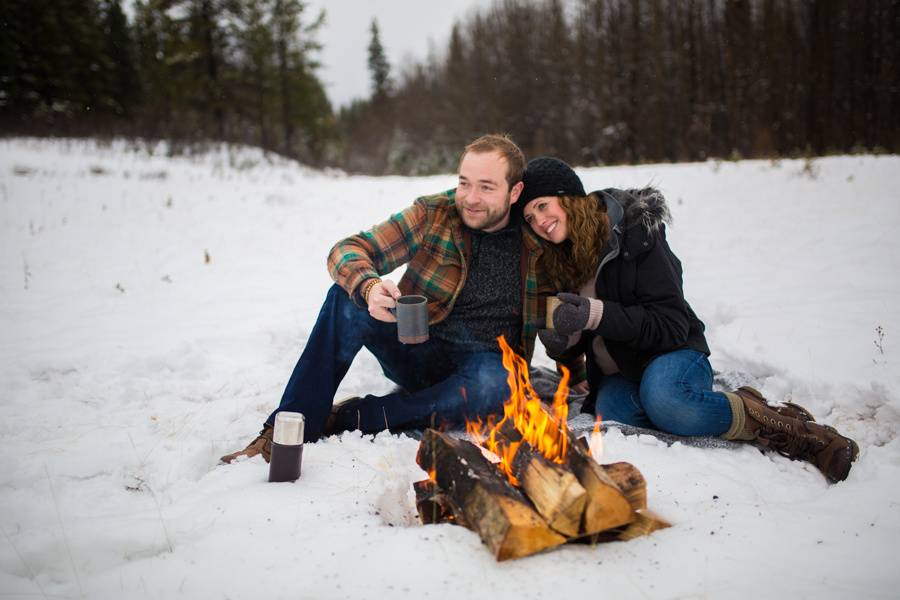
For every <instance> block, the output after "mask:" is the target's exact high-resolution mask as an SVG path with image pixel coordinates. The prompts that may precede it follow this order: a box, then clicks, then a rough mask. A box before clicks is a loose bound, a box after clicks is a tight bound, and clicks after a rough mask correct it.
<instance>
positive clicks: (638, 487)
mask: <svg viewBox="0 0 900 600" xmlns="http://www.w3.org/2000/svg"><path fill="white" fill-rule="evenodd" d="M600 468H602V469H603V470H604V471H605V472H606V475H607V477H609V478H610V479H611V480H612V481H613V482H614V483H615V484H616V486H617V487H618V488H619V489H620V490H621V491H622V494H623V495H624V496H625V499H626V500H628V503H629V504H630V505H631V508H633V509H634V510H636V511H640V510H643V509H645V508H647V482H646V481H645V480H644V476H643V475H641V472H640V471H638V470H637V467H635V466H634V465H633V464H631V463H627V462H617V463H611V464H608V465H600Z"/></svg>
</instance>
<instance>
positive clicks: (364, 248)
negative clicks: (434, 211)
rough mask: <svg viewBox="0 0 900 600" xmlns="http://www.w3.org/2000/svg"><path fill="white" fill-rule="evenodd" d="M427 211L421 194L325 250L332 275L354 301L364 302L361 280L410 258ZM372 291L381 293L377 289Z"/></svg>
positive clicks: (401, 263)
mask: <svg viewBox="0 0 900 600" xmlns="http://www.w3.org/2000/svg"><path fill="white" fill-rule="evenodd" d="M427 212H428V211H427V209H426V207H425V203H424V201H422V199H421V198H420V199H418V200H416V202H415V203H414V204H413V205H412V206H410V207H409V208H407V209H405V210H403V211H402V212H399V213H396V214H394V215H391V217H390V218H389V219H388V220H387V221H384V222H383V223H379V224H378V225H375V226H374V227H372V228H371V229H369V230H367V231H363V232H361V233H358V234H356V235H351V236H350V237H347V238H344V239H343V240H341V241H339V242H338V243H337V244H335V245H334V247H333V248H332V249H331V251H330V252H329V254H328V272H329V274H330V275H331V278H332V279H333V280H334V281H335V283H337V284H338V285H339V286H341V287H342V288H344V290H345V291H346V292H347V293H348V294H349V295H350V298H351V299H353V301H354V302H356V303H357V304H358V305H360V306H367V305H368V303H367V302H365V301H364V299H363V297H362V295H361V293H362V292H363V291H364V290H365V286H363V285H362V284H363V283H365V282H366V281H367V280H369V279H373V278H376V279H377V278H378V277H379V276H380V275H382V274H384V273H390V272H391V271H393V270H394V269H396V268H397V267H399V266H400V265H403V264H406V263H407V262H409V261H410V259H412V257H413V255H414V254H415V253H416V251H417V250H418V249H419V244H420V243H421V241H422V236H423V234H424V229H425V227H424V225H425V222H426V219H427ZM374 287H379V288H380V287H381V286H374ZM371 291H372V290H369V292H370V294H369V295H370V297H371ZM375 291H376V293H378V294H377V295H379V296H380V295H381V294H380V292H381V290H380V289H379V290H375Z"/></svg>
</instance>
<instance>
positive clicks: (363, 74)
mask: <svg viewBox="0 0 900 600" xmlns="http://www.w3.org/2000/svg"><path fill="white" fill-rule="evenodd" d="M491 4H492V0H442V1H441V2H428V1H422V0H309V1H308V8H307V10H308V13H307V15H308V18H307V22H310V21H311V20H312V19H313V18H315V15H317V14H318V13H319V11H320V10H321V9H323V8H324V9H325V11H326V20H325V24H324V25H323V26H322V29H320V30H319V42H321V43H322V44H323V45H324V48H323V50H322V53H321V55H320V60H321V62H322V68H321V69H320V71H319V77H320V79H321V80H322V82H323V83H324V84H325V91H326V92H327V93H328V98H329V99H330V100H331V104H332V106H333V107H334V108H335V110H337V109H338V108H339V107H340V106H343V105H346V104H348V103H349V102H350V101H351V100H353V99H354V98H366V97H368V96H369V93H370V83H369V72H368V67H367V64H366V63H367V59H368V50H367V48H368V45H369V39H370V34H369V27H370V25H371V22H372V19H373V18H375V19H377V20H378V28H379V30H380V35H381V43H382V45H383V46H384V47H385V51H386V53H387V57H388V61H389V62H390V64H391V72H392V73H394V74H396V73H397V72H398V71H399V68H400V67H401V66H402V65H403V64H404V61H406V62H408V61H410V60H415V61H420V60H423V59H424V58H425V57H426V56H427V55H428V49H429V43H431V44H432V46H433V47H434V48H435V49H437V50H438V51H440V52H443V49H444V48H445V46H446V43H447V39H448V38H449V35H450V29H451V28H452V26H453V22H454V21H455V20H463V19H464V18H465V16H466V15H468V14H469V13H470V11H472V10H475V9H477V8H478V7H481V8H485V7H488V6H490V5H491Z"/></svg>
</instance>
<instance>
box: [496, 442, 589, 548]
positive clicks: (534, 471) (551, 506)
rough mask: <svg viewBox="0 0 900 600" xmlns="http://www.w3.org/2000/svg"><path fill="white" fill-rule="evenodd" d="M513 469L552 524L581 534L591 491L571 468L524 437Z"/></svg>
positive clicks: (572, 534) (561, 530) (564, 531)
mask: <svg viewBox="0 0 900 600" xmlns="http://www.w3.org/2000/svg"><path fill="white" fill-rule="evenodd" d="M512 469H513V473H514V474H515V476H516V479H518V480H519V484H520V485H521V486H522V489H523V490H524V491H525V495H526V496H528V499H529V500H531V502H532V503H533V504H534V507H535V508H536V509H537V511H538V513H540V515H541V516H542V517H544V519H546V521H547V524H548V525H550V527H552V528H553V529H554V530H556V531H558V532H559V533H561V534H563V535H564V536H566V537H575V536H577V535H579V533H580V531H581V518H582V515H583V514H584V507H585V505H586V504H587V501H588V493H587V490H585V489H584V487H583V486H582V485H581V484H580V483H579V482H578V478H577V477H575V475H574V474H573V473H572V472H571V471H568V470H566V469H565V468H563V467H562V466H561V465H558V464H555V463H553V462H550V461H549V460H547V459H546V458H544V455H543V454H541V453H540V452H538V451H537V450H535V449H534V448H533V447H532V446H531V444H529V443H528V442H525V441H523V442H522V443H521V445H520V446H519V448H518V450H517V452H516V455H515V458H514V459H513V463H512Z"/></svg>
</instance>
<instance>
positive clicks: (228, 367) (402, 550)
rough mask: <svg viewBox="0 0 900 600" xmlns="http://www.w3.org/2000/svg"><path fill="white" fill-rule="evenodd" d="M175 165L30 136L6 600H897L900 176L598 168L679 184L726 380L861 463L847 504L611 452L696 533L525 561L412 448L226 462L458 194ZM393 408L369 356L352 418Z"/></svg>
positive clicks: (836, 496)
mask: <svg viewBox="0 0 900 600" xmlns="http://www.w3.org/2000/svg"><path fill="white" fill-rule="evenodd" d="M162 154H164V153H161V152H157V153H156V155H153V156H151V155H148V153H147V152H145V151H141V152H138V151H134V150H133V149H130V148H129V147H127V146H126V145H125V144H120V143H117V144H113V145H112V146H106V147H98V146H97V145H95V144H93V143H84V142H48V141H39V140H30V139H29V140H21V139H20V140H2V141H0V332H2V334H0V393H2V396H0V441H2V450H3V454H4V459H3V460H2V461H0V528H2V534H3V540H2V541H0V598H41V597H45V598H80V597H85V598H304V599H323V598H354V599H362V598H415V599H417V600H419V599H427V598H462V597H467V598H491V599H493V600H503V599H516V600H520V599H527V598H548V597H551V596H552V597H566V598H587V597H590V598H600V597H607V598H654V599H656V598H660V599H661V598H707V597H708V598H759V597H794V598H816V599H817V600H818V599H821V598H848V597H859V598H896V597H897V593H898V592H897V589H898V585H900V572H898V570H897V563H896V562H895V561H896V560H897V559H896V555H895V554H894V551H895V548H896V545H897V540H898V539H900V441H898V425H900V348H898V343H900V303H898V298H900V276H898V273H900V235H898V231H900V193H898V189H900V157H897V156H889V157H871V156H867V157H860V156H852V157H835V158H823V159H817V160H815V161H812V162H810V163H806V162H804V161H789V160H784V161H780V162H770V161H744V162H739V163H727V162H726V163H716V162H707V163H699V164H687V165H649V166H641V167H630V168H593V169H579V170H578V171H579V173H580V174H581V176H582V178H583V180H584V182H585V187H586V188H588V189H593V188H598V187H607V186H618V187H625V186H637V185H644V184H647V183H652V184H654V185H656V186H658V187H659V188H661V189H662V190H663V192H664V193H665V194H666V196H667V197H668V199H669V203H670V205H671V208H672V212H673V214H674V219H675V221H674V225H673V226H672V227H671V228H670V230H669V232H670V242H671V245H672V247H673V248H674V250H675V252H676V253H677V254H678V255H679V256H680V258H681V260H682V262H683V264H684V266H685V276H686V281H685V286H686V294H687V296H688V299H689V300H690V302H691V303H692V305H693V306H694V308H695V310H696V311H697V313H698V314H699V315H700V317H701V318H702V319H703V320H704V321H705V322H706V324H707V327H708V338H709V342H710V346H711V347H712V349H713V355H712V358H711V360H712V364H713V368H714V369H716V370H717V371H720V372H722V373H724V374H725V375H726V376H727V377H730V378H731V379H732V380H734V381H747V382H753V383H755V384H756V385H757V386H758V387H760V388H761V389H762V391H763V392H764V393H766V394H767V395H768V396H769V397H770V398H772V399H776V400H785V399H791V400H793V401H794V402H798V403H800V404H802V405H804V406H806V407H808V408H809V409H811V410H812V412H813V413H814V414H815V415H816V417H817V418H818V420H820V421H822V422H825V423H828V424H831V425H834V426H836V427H837V428H839V429H840V430H841V431H843V432H844V433H846V434H847V435H850V436H851V437H853V438H854V439H856V440H857V441H858V442H859V446H860V457H859V460H858V462H857V463H856V464H855V466H854V468H853V470H852V471H851V473H850V477H849V479H848V480H847V481H845V482H843V483H840V484H837V485H828V484H827V483H826V481H825V479H824V478H823V477H822V476H821V475H820V474H819V472H818V471H817V470H816V469H815V468H813V467H811V466H809V465H807V464H804V463H800V462H792V461H790V460H787V459H785V458H782V457H780V456H777V455H764V454H762V453H760V452H759V451H757V450H755V449H754V448H752V447H749V446H740V447H739V448H738V449H729V448H718V449H703V448H697V447H693V446H689V445H685V444H682V443H675V444H674V445H672V446H667V445H666V444H664V443H662V442H661V441H659V440H657V439H656V438H653V437H650V436H624V435H622V433H621V432H619V431H618V430H611V431H610V432H609V433H608V434H607V435H606V437H605V441H604V446H605V452H606V454H605V456H604V462H612V461H617V460H627V461H630V462H632V463H634V464H635V465H636V466H637V467H638V468H640V469H641V470H642V471H643V473H644V475H645V477H646V478H647V481H648V493H649V504H650V507H651V508H652V509H654V510H655V511H656V512H658V513H660V514H661V515H663V516H664V517H666V518H668V519H669V520H671V521H672V522H673V523H674V527H672V528H671V529H668V530H665V531H661V532H657V533H655V534H653V535H652V536H650V537H646V538H641V539H638V540H634V541H631V542H627V543H613V544H605V545H600V546H594V547H588V546H578V547H576V546H569V547H562V548H560V549H557V550H554V551H552V552H548V553H545V554H541V555H538V556H534V557H530V558H526V559H521V560H518V561H511V562H505V563H496V562H495V561H494V559H493V558H492V557H491V555H490V554H489V552H488V551H487V550H486V549H485V548H484V547H483V546H482V544H481V542H480V540H479V538H478V536H477V535H476V534H474V533H472V532H470V531H468V530H465V529H462V528H459V527H454V526H451V525H440V526H428V527H425V526H422V525H420V524H419V523H418V522H417V518H416V516H415V508H414V504H413V496H412V492H411V483H412V482H413V481H415V480H418V479H422V478H424V473H423V472H422V471H420V470H419V468H418V467H417V466H416V464H415V460H414V456H415V451H416V448H417V442H415V441H414V440H412V439H410V438H407V437H404V436H391V435H388V434H380V435H378V436H375V437H374V438H372V437H371V436H370V437H363V436H360V435H359V434H357V433H347V434H344V435H342V436H340V437H337V438H331V439H327V440H325V441H322V442H319V443H317V444H314V445H310V446H307V448H306V450H305V453H304V464H303V469H304V471H303V476H302V478H301V479H300V480H299V481H298V482H296V483H295V484H269V483H267V482H266V476H267V466H266V464H265V463H264V462H263V460H262V458H260V457H256V458H254V459H252V460H246V461H242V462H239V463H237V464H234V465H229V466H223V465H218V464H217V460H218V457H219V456H221V455H222V454H225V453H226V452H230V451H233V450H236V449H239V448H241V447H243V446H244V444H246V442H248V441H249V440H250V439H251V438H252V437H253V435H255V433H256V431H258V429H259V427H260V425H261V423H262V421H263V419H264V418H265V417H266V416H267V414H268V413H269V411H270V410H271V409H272V408H273V407H274V406H275V404H276V403H277V401H278V399H279V398H280V396H281V391H282V387H283V386H284V384H285V383H286V381H287V377H288V376H289V374H290V372H291V369H292V367H293V365H294V362H295V361H296V358H297V356H298V354H299V351H300V350H301V349H302V347H303V345H304V343H305V340H306V338H307V336H308V333H309V331H310V329H311V327H312V324H313V321H314V319H315V316H316V314H317V312H318V308H319V305H320V302H321V300H322V298H323V297H324V294H325V291H326V290H327V288H328V286H329V285H330V280H329V278H328V275H327V273H326V270H325V255H326V252H327V251H328V249H329V248H330V246H331V245H332V243H333V242H335V241H336V240H338V239H339V238H341V237H343V236H345V235H347V234H349V233H352V232H355V231H358V230H360V229H363V228H366V227H368V226H370V225H372V224H374V223H376V222H378V221H380V220H382V219H383V218H384V217H386V216H387V215H388V214H389V213H391V212H393V211H396V210H399V209H401V208H403V207H405V206H406V205H408V204H409V203H410V202H411V201H412V200H413V199H414V198H415V197H417V196H419V195H422V194H427V193H432V192H437V191H441V190H444V189H447V188H450V187H453V185H454V183H455V178H454V177H453V176H452V175H446V176H437V177H422V178H401V177H378V178H373V177H347V176H345V175H343V174H341V173H329V172H318V171H313V170H309V169H307V168H305V167H302V166H300V165H297V164H296V163H292V162H288V161H283V160H269V159H267V158H266V157H265V156H264V155H263V154H261V153H260V152H257V151H255V150H252V149H243V150H237V151H227V150H221V151H217V152H213V153H210V154H207V155H204V156H202V157H198V158H194V159H190V158H174V159H173V158H166V157H164V156H163V155H162ZM879 332H880V333H879ZM536 360H537V361H538V363H539V364H543V365H547V364H549V362H548V361H547V359H546V356H545V355H543V354H542V353H541V352H540V350H539V352H538V357H537V359H536ZM390 387H391V386H390V384H389V383H387V382H386V381H385V380H384V379H383V378H382V376H381V375H380V372H379V369H378V366H377V363H376V362H375V361H374V359H373V358H372V357H371V356H370V355H367V354H366V355H361V356H360V357H359V358H358V360H357V362H356V363H354V366H353V368H352V369H351V371H350V374H349V376H348V378H347V380H346V381H345V382H344V385H343V386H342V389H341V390H340V391H339V392H338V397H339V398H340V397H344V396H347V395H352V394H360V393H365V392H370V391H374V392H376V393H378V392H384V391H387V390H388V389H390ZM892 557H893V558H892Z"/></svg>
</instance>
